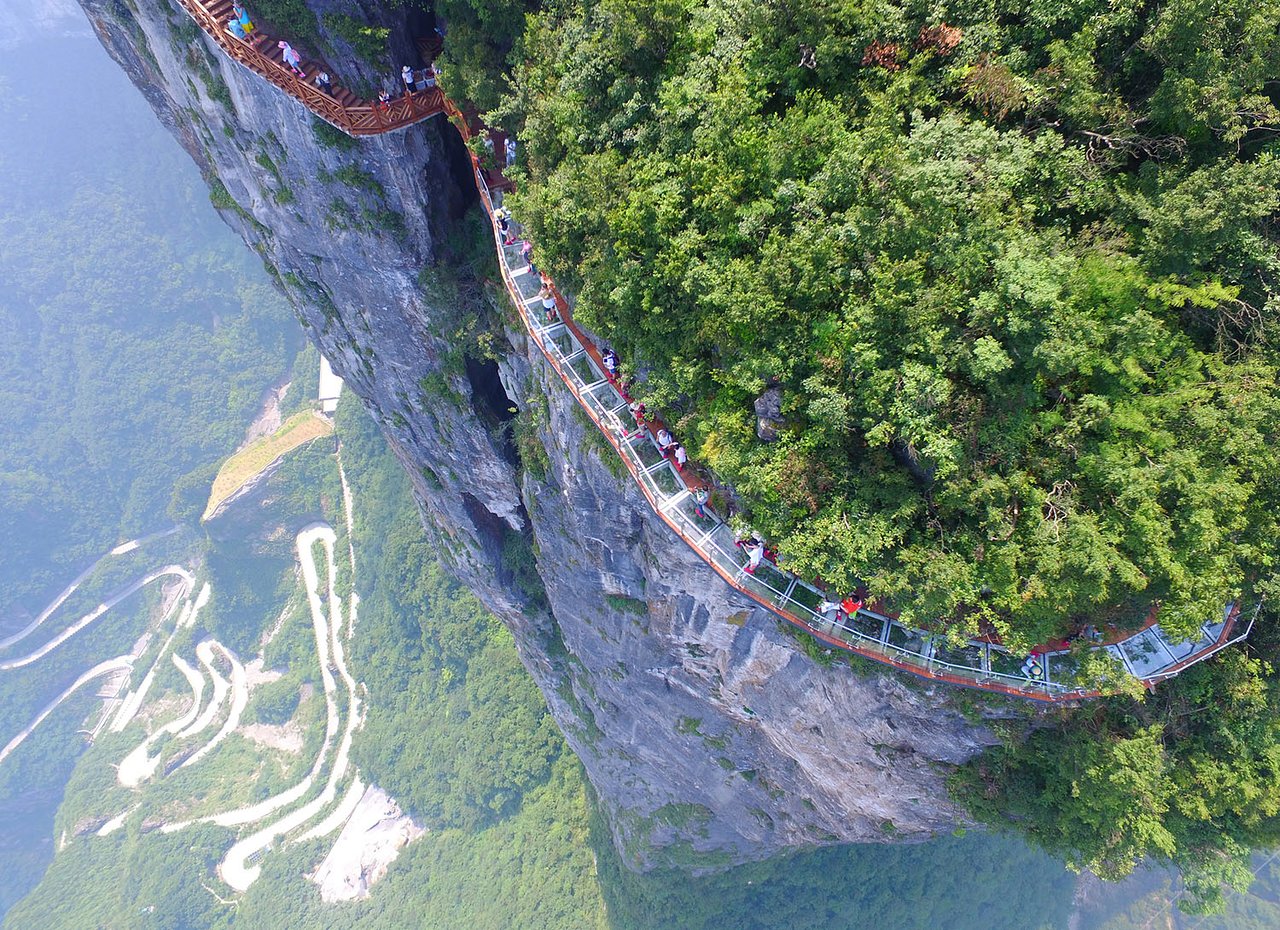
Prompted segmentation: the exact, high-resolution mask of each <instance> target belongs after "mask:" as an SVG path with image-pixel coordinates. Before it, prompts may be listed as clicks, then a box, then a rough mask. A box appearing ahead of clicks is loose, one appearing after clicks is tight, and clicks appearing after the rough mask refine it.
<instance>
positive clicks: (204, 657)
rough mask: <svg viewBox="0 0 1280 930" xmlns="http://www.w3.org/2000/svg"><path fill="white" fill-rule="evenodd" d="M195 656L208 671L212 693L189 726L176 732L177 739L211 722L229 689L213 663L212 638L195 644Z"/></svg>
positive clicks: (196, 731)
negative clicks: (211, 682)
mask: <svg viewBox="0 0 1280 930" xmlns="http://www.w3.org/2000/svg"><path fill="white" fill-rule="evenodd" d="M196 658H198V659H199V660H200V664H201V665H203V666H204V667H205V669H207V670H208V672H209V678H210V679H211V680H212V681H213V695H212V696H211V697H210V698H209V705H208V706H207V707H205V709H204V712H203V713H201V714H200V716H199V717H197V718H196V719H195V721H194V722H193V723H192V724H191V725H190V726H189V727H187V728H186V729H185V730H181V731H179V732H178V739H186V738H187V737H188V736H195V735H196V734H197V733H199V732H200V731H201V730H203V729H205V728H206V727H207V726H209V724H211V723H213V718H214V717H216V716H218V710H219V709H220V708H221V707H222V702H223V701H225V700H226V699H227V692H228V691H230V690H231V683H230V682H228V681H227V680H226V679H225V678H223V677H222V673H221V672H219V671H218V669H217V667H215V666H214V664H213V642H212V640H208V639H206V640H204V641H203V642H202V643H200V645H198V646H196Z"/></svg>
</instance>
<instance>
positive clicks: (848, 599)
mask: <svg viewBox="0 0 1280 930" xmlns="http://www.w3.org/2000/svg"><path fill="white" fill-rule="evenodd" d="M861 609H862V598H860V597H854V596H853V595H852V594H849V595H846V596H845V597H844V599H843V600H841V601H840V612H841V613H842V614H843V615H844V616H843V617H842V619H845V620H852V619H853V618H854V617H856V616H858V611H860V610H861Z"/></svg>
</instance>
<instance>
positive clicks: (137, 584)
mask: <svg viewBox="0 0 1280 930" xmlns="http://www.w3.org/2000/svg"><path fill="white" fill-rule="evenodd" d="M170 575H177V576H178V577H179V578H182V579H184V580H185V581H186V583H187V587H188V589H189V588H190V587H191V586H192V585H194V584H195V578H193V577H192V576H191V573H190V572H189V571H187V570H186V569H185V568H183V567H182V566H181V565H166V566H165V567H164V568H158V569H156V570H155V571H153V572H148V573H147V574H145V575H143V576H142V577H141V578H138V579H136V580H134V581H133V583H131V584H129V585H127V586H126V587H125V588H123V589H122V590H120V591H117V592H116V593H115V594H113V595H112V596H111V597H109V598H107V600H105V601H103V602H102V603H101V604H99V605H98V606H97V607H95V608H94V609H93V610H91V611H89V612H88V613H87V614H85V615H84V616H83V617H81V618H80V619H79V620H77V621H76V622H75V623H73V624H72V625H71V626H69V627H67V628H66V629H65V630H63V631H62V632H61V633H59V634H58V635H57V636H55V637H54V638H53V639H51V640H49V641H48V642H47V643H45V644H44V645H43V646H41V647H40V648H39V649H37V650H36V651H35V652H32V653H28V654H27V655H25V656H22V657H21V658H19V659H9V660H8V661H5V662H0V671H6V672H7V671H10V670H12V669H15V668H22V667H23V666H26V665H30V664H31V663H32V662H38V661H40V660H41V659H43V658H44V657H45V656H47V655H48V654H49V653H51V652H53V650H55V649H57V648H58V647H59V646H61V645H62V644H63V643H65V642H66V641H67V640H69V639H70V638H71V637H73V636H75V635H76V634H77V633H79V632H80V631H81V630H83V629H84V628H85V627H87V626H88V625H89V624H91V623H93V621H95V620H97V619H98V618H99V617H101V616H102V615H103V614H105V613H106V612H107V611H108V610H110V609H111V608H112V607H115V606H116V604H119V603H120V602H121V601H123V600H124V599H125V598H127V597H130V596H131V595H133V594H136V593H137V592H138V591H139V590H141V589H142V588H144V587H146V586H147V585H149V584H151V582H153V581H155V580H156V579H157V578H164V577H166V576H170Z"/></svg>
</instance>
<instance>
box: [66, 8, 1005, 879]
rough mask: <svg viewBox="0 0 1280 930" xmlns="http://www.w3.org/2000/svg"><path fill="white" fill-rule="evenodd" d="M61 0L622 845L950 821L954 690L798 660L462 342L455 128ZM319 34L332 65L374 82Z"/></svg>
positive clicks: (738, 854) (962, 723)
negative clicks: (338, 381)
mask: <svg viewBox="0 0 1280 930" xmlns="http://www.w3.org/2000/svg"><path fill="white" fill-rule="evenodd" d="M80 2H81V4H82V5H83V6H84V8H85V9H86V10H87V11H88V13H89V15H90V19H91V21H92V23H93V25H94V28H95V29H96V30H97V32H98V34H99V36H100V37H101V39H102V41H103V43H104V44H105V45H106V46H107V48H108V50H109V51H110V52H111V54H112V55H113V56H114V57H115V58H116V59H117V60H118V61H119V62H120V64H121V65H122V67H124V68H125V70H126V71H127V72H128V73H129V75H130V76H131V77H132V78H133V80H134V82H135V83H136V84H137V85H138V87H139V88H140V89H141V90H142V92H143V93H144V94H145V95H146V96H147V98H148V100H149V101H150V102H151V104H152V105H153V107H154V108H155V110H156V112H157V114H158V115H159V116H160V118H161V120H162V121H163V122H164V123H165V124H166V125H167V126H168V127H170V128H171V129H172V131H173V132H174V134H175V135H176V136H177V137H178V138H179V140H180V141H181V142H182V144H183V145H184V146H185V147H186V149H187V150H188V151H189V152H190V153H191V155H192V157H193V158H194V159H195V160H196V161H197V162H198V163H199V165H200V166H201V168H202V169H203V170H204V171H205V173H206V174H207V176H208V178H209V180H210V183H211V187H212V189H213V191H214V198H215V203H218V204H219V205H220V206H221V207H222V212H223V215H224V216H225V217H226V219H227V221H228V222H229V223H231V224H232V225H233V226H234V227H235V228H236V229H237V230H239V231H240V232H241V234H242V235H243V236H244V238H245V241H246V242H247V243H248V244H249V245H250V246H252V247H253V248H254V249H256V250H257V251H258V252H259V253H260V254H261V255H262V257H263V260H264V262H265V263H266V264H267V266H268V268H271V269H273V270H275V273H276V275H277V277H278V280H279V282H280V285H281V287H282V288H283V289H284V290H285V291H286V292H287V293H288V295H289V296H290V297H291V299H292V301H293V304H294V306H295V307H296V309H297V313H298V316H299V318H300V319H301V321H302V325H303V326H304V327H305V328H306V330H307V332H308V334H309V335H310V337H311V338H312V339H313V340H315V341H316V343H317V344H318V345H319V346H320V348H321V350H322V351H323V352H324V353H325V355H326V356H328V357H329V359H330V360H331V361H332V363H333V366H334V368H335V370H336V371H337V372H338V373H339V374H341V376H342V377H343V378H344V379H345V380H346V382H347V384H348V386H349V387H351V388H352V389H353V390H354V391H355V392H356V393H357V394H358V395H359V396H360V397H361V398H362V399H363V401H364V402H365V404H366V405H367V406H368V408H369V409H370V410H371V411H372V413H373V414H374V416H376V417H377V419H378V420H379V422H380V423H381V424H382V426H383V428H384V430H385V432H386V434H387V437H388V438H389V440H390V441H391V444H392V446H393V448H394V449H395V451H396V454H397V455H398V456H399V458H400V459H401V461H402V462H403V463H404V465H405V468H406V469H407V470H408V472H409V474H410V475H411V477H412V479H413V483H414V487H415V490H416V492H417V495H418V498H419V500H420V502H421V505H422V511H423V515H424V519H425V521H426V523H427V525H428V529H429V530H430V531H431V532H432V533H433V534H434V536H435V538H436V539H437V540H438V542H439V547H440V551H441V554H442V556H443V557H444V558H445V559H446V561H447V562H448V563H449V564H450V565H451V566H452V567H453V569H454V570H455V571H456V573H457V574H458V575H459V576H460V577H461V578H462V579H463V580H464V581H465V582H466V583H468V584H469V585H470V586H471V587H472V588H474V589H475V591H476V592H477V593H478V594H479V595H480V597H481V598H482V599H483V600H484V601H485V603H486V604H487V605H488V606H489V607H490V608H491V609H492V610H493V611H494V612H495V613H497V614H498V616H500V617H501V618H502V619H503V620H504V621H505V622H506V623H507V624H508V626H509V627H510V628H511V629H512V630H513V631H514V633H515V636H516V639H517V643H518V645H519V647H520V652H521V655H522V656H523V658H524V661H525V664H526V666H527V667H528V668H529V671H530V672H531V673H532V674H533V676H534V677H535V679H536V680H537V682H538V684H539V685H540V686H541V688H542V690H543V692H544V693H545V694H546V697H547V701H548V703H549V704H550V706H551V709H552V712H553V713H554V715H555V717H556V719H557V720H558V721H559V723H560V726H561V728H562V729H563V731H564V733H565V735H566V736H567V737H568V740H569V742H570V743H571V744H572V746H573V748H574V749H575V750H576V751H577V753H578V755H579V756H580V757H581V758H582V761H583V763H584V764H585V766H586V769H587V772H588V774H589V776H590V779H591V781H592V783H593V784H594V785H595V787H596V789H597V791H598V792H599V795H600V797H601V800H602V801H603V803H604V805H605V806H606V808H607V810H608V811H609V812H610V814H611V817H610V820H611V823H612V826H613V830H614V832H615V836H616V838H617V840H618V845H619V848H620V849H621V850H622V851H623V853H624V855H625V856H626V857H627V859H628V860H629V861H630V862H632V863H633V864H635V865H637V866H641V867H644V866H648V865H653V864H658V863H663V862H665V863H674V864H691V865H694V866H701V867H706V866H713V865H716V864H727V863H730V862H736V861H741V860H744V859H750V858H760V857H763V856H766V855H769V854H771V853H774V852H777V851H778V850H780V849H783V848H785V847H791V846H799V845H808V844H815V843H826V842H835V841H883V840H887V839H889V838H890V836H892V837H893V838H895V839H902V838H921V837H924V836H927V835H929V834H932V833H934V832H937V831H940V830H950V829H951V828H952V827H953V826H954V825H955V823H956V822H957V820H958V819H959V814H958V812H957V811H956V809H955V808H954V807H953V806H952V805H951V804H950V803H949V802H948V800H947V797H946V792H945V790H944V787H943V783H942V780H943V777H944V774H945V768H946V765H945V764H947V763H956V762H960V761H962V760H964V759H966V758H969V757H970V756H971V755H972V754H973V753H975V752H976V751H978V750H979V749H980V748H981V747H982V746H983V745H985V744H987V743H988V742H989V741H990V739H991V736H990V733H989V732H987V731H986V730H985V729H983V728H981V727H977V726H974V725H972V724H970V723H969V722H967V721H966V719H965V718H964V717H963V716H962V715H961V714H960V713H959V712H958V711H956V710H955V709H953V708H951V707H949V706H948V702H949V701H953V700H954V698H955V695H954V693H953V692H949V691H938V690H935V689H931V688H928V687H925V686H924V684H923V683H921V682H917V681H915V680H906V679H904V678H903V677H900V676H897V675H892V674H886V673H882V672H880V671H879V669H878V668H877V667H874V666H869V665H866V664H865V663H862V662H858V663H857V665H856V666H855V667H853V668H850V666H849V665H848V663H847V662H844V661H836V662H834V663H832V664H830V665H829V666H824V665H822V664H819V663H816V662H814V661H813V660H811V659H810V658H808V657H807V656H806V655H805V654H804V652H803V651H801V650H800V649H798V648H797V645H796V643H795V641H794V640H793V639H792V638H791V636H790V635H788V634H787V633H786V632H785V631H783V630H782V629H780V628H779V625H778V623H777V622H776V621H775V620H774V619H772V618H771V616H770V615H769V614H768V613H767V612H766V611H764V610H762V609H760V608H758V607H756V606H755V605H754V604H753V603H752V602H751V601H749V600H747V599H745V598H743V597H741V596H739V595H737V594H736V593H735V592H734V591H733V590H732V589H731V588H729V587H728V586H726V585H725V584H724V583H723V582H721V581H720V579H719V578H718V577H717V576H716V575H715V574H714V573H712V572H711V571H710V569H708V568H707V567H706V566H705V565H704V564H703V563H702V562H701V561H699V560H698V559H697V557H696V556H694V555H693V553H692V552H690V551H689V550H688V549H687V548H686V547H684V546H683V544H681V543H680V542H679V540H677V539H676V538H675V537H674V536H673V535H672V534H671V533H670V531H669V530H668V529H667V528H666V527H665V525H664V524H662V523H661V522H660V521H659V520H658V519H657V518H656V517H655V516H654V515H653V514H652V513H651V511H650V510H649V509H648V507H647V505H646V503H645V501H644V498H643V497H642V496H641V494H640V493H639V491H638V490H637V489H635V488H634V487H633V486H631V484H630V483H629V482H628V481H624V480H621V479H619V478H618V477H616V476H615V474H614V472H613V471H611V469H610V468H609V467H607V465H606V463H605V462H604V461H603V460H602V458H601V450H602V449H603V448H604V447H603V443H602V442H601V441H599V440H598V439H597V438H596V437H594V436H592V435H591V432H590V429H591V428H589V427H588V426H587V421H586V420H585V417H583V416H581V415H580V414H579V413H578V412H577V410H576V408H575V404H574V401H573V399H572V397H571V395H570V394H569V393H568V392H567V391H566V390H565V389H564V388H563V386H562V385H561V384H560V382H559V381H558V380H557V379H556V378H555V376H554V374H553V373H552V372H550V370H549V369H548V368H547V367H546V366H545V364H544V363H543V362H542V361H541V357H540V355H539V354H538V352H537V350H536V348H534V347H533V346H531V345H530V344H529V343H528V342H527V341H526V339H525V337H524V334H523V331H522V330H521V329H519V328H518V327H517V326H515V325H514V324H513V323H512V322H511V318H510V316H509V315H508V318H507V319H506V320H505V321H504V319H503V314H502V313H501V312H500V311H493V312H491V313H490V321H489V332H488V333H486V334H484V335H483V336H482V337H481V338H480V339H474V338H473V339H470V340H469V342H468V345H469V346H470V348H469V349H467V350H466V351H467V352H468V354H469V355H470V360H468V361H465V362H464V361H463V359H462V353H461V351H460V349H459V346H458V345H457V338H456V332H457V330H458V329H459V319H460V308H459V307H458V306H457V302H458V300H457V293H458V290H459V289H458V288H457V287H456V286H454V284H455V283H456V281H457V279H458V274H457V273H456V270H455V269H453V268H451V263H452V262H455V261H456V256H457V255H458V254H461V253H462V252H464V251H465V249H464V248H463V247H462V245H460V244H459V243H461V242H463V240H465V238H466V236H467V223H466V221H465V218H464V217H465V213H466V211H467V209H468V207H469V206H472V205H473V204H474V199H475V194H474V191H473V190H472V189H471V187H470V181H469V176H468V175H467V173H466V163H465V160H464V153H463V151H462V149H461V146H460V143H459V141H458V139H457V136H456V133H454V130H453V129H452V127H450V126H449V125H448V124H447V123H446V122H444V120H443V119H442V118H439V117H437V118H436V119H434V120H431V121H428V122H426V123H423V124H420V125H418V126H415V127H412V128H411V129H409V130H406V131H402V132H400V133H396V134H391V135H388V136H382V137H378V138H374V139H369V140H364V141H361V142H359V143H358V144H353V145H352V146H351V147H343V146H341V145H337V146H335V145H334V142H333V139H332V137H329V136H325V137H323V138H326V139H328V142H329V144H328V145H326V144H324V142H323V141H322V136H320V135H318V134H317V132H316V130H315V128H314V120H313V118H312V117H311V116H310V115H309V114H308V113H306V112H305V111H304V110H303V109H302V107H301V106H300V105H299V104H297V103H295V102H294V101H293V100H292V99H290V98H288V97H287V96H285V95H284V94H283V93H281V92H280V91H278V90H277V89H275V88H274V87H272V86H270V85H269V84H268V83H266V82H265V81H263V80H261V79H260V78H258V77H256V76H255V75H253V74H251V73H249V72H248V71H246V70H244V69H242V68H241V67H240V66H238V65H237V64H235V63H233V62H231V61H229V60H227V59H225V58H224V57H223V56H222V55H221V54H220V53H219V52H218V50H217V48H216V46H214V45H213V44H212V43H210V42H208V41H207V40H206V39H204V38H203V37H202V36H201V35H200V34H198V33H197V32H196V30H195V29H194V28H193V26H192V25H191V23H190V21H189V20H188V18H187V17H186V15H185V14H184V13H182V12H181V11H180V9H179V8H177V7H176V6H170V5H169V3H168V2H167V0H80ZM312 5H313V6H314V7H315V8H317V9H322V10H323V9H334V8H341V9H344V10H347V11H355V10H356V8H357V7H361V8H363V9H364V12H366V13H368V14H369V15H370V16H372V17H373V18H374V19H375V20H378V21H381V22H383V23H385V24H386V25H387V26H389V27H391V29H392V48H393V56H394V57H393V59H392V63H393V65H394V67H395V68H396V70H398V66H399V64H400V63H401V61H402V59H403V60H404V61H411V62H416V58H414V57H413V56H412V51H411V49H412V44H411V41H410V40H411V35H412V32H411V30H412V29H413V28H415V27H414V26H412V25H410V24H407V23H406V22H405V14H404V13H403V12H401V11H398V6H399V5H398V4H390V3H388V4H385V7H386V8H387V9H386V10H382V9H381V6H380V5H379V4H377V3H373V2H370V3H362V4H357V3H341V2H340V0H314V2H313V3H312ZM333 43H334V45H335V46H336V47H337V48H338V49H339V51H338V53H337V54H335V55H333V56H330V61H331V64H332V65H333V66H334V68H335V70H337V71H338V73H340V74H341V75H343V76H344V78H349V77H350V76H352V75H356V76H360V77H362V78H363V79H364V80H366V81H368V82H369V83H371V84H374V85H376V84H377V83H378V81H379V77H380V76H379V75H377V74H373V73H370V71H369V70H368V68H367V67H366V66H365V65H363V64H361V63H360V62H358V61H356V60H355V59H354V58H353V57H352V56H349V55H348V56H345V57H344V56H343V55H342V54H341V49H343V48H344V46H343V45H342V43H341V41H340V40H337V39H335V40H333ZM474 225H475V224H474V223H473V224H472V228H474ZM424 268H425V269H428V270H427V272H426V273H425V274H421V273H420V272H422V269H424ZM442 282H445V283H442ZM463 283H464V284H465V276H464V282H463ZM464 290H465V288H464ZM493 303H494V305H495V306H496V305H498V303H499V301H496V300H495V301H493ZM483 345H488V347H489V349H488V355H489V359H488V360H487V361H486V360H484V359H483V358H482V357H481V356H482V355H484V354H485V353H484V352H483V351H482V350H481V348H480V347H481V346H483ZM499 377H500V381H499ZM508 406H516V407H519V408H521V410H522V411H523V413H522V415H521V417H522V420H523V422H524V423H525V424H526V426H525V429H526V430H529V431H533V432H532V435H535V436H536V441H537V442H540V443H541V444H542V446H543V447H544V448H545V450H546V460H547V462H548V463H549V464H548V465H547V466H546V468H545V476H543V477H535V474H536V473H541V472H542V471H543V469H542V468H533V467H528V468H522V467H521V466H520V462H519V459H518V457H517V456H516V455H515V452H514V447H513V444H512V443H511V442H510V441H509V440H508V439H507V436H506V433H505V432H504V426H503V422H502V421H503V419H504V418H505V416H506V415H507V409H506V408H507V407H508ZM524 448H525V449H526V454H527V450H528V448H529V446H528V444H527V443H526V444H525V445H524ZM940 763H941V764H940Z"/></svg>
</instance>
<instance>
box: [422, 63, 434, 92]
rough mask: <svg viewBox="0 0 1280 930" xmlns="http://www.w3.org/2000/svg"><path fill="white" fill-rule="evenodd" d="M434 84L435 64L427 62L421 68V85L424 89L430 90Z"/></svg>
mask: <svg viewBox="0 0 1280 930" xmlns="http://www.w3.org/2000/svg"><path fill="white" fill-rule="evenodd" d="M435 86H436V66H435V65H433V64H428V65H427V66H426V67H425V68H423V69H422V87H423V89H424V90H430V89H431V88H433V87H435Z"/></svg>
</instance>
